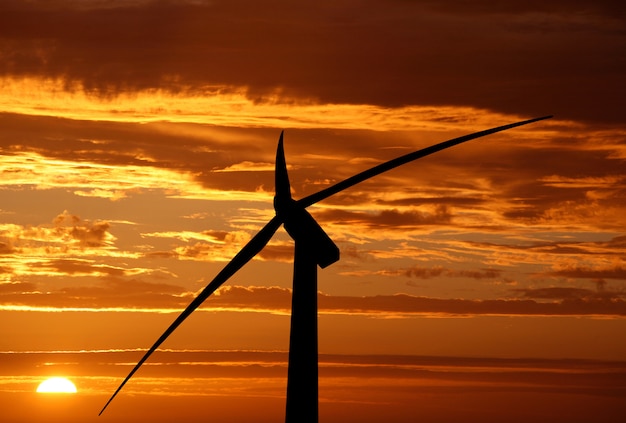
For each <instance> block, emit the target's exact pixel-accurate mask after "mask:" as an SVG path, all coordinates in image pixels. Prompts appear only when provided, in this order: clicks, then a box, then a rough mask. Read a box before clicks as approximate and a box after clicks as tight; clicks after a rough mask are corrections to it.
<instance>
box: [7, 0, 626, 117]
mask: <svg viewBox="0 0 626 423" xmlns="http://www.w3.org/2000/svg"><path fill="white" fill-rule="evenodd" d="M80 3H81V2H69V1H59V2H55V5H56V7H53V6H50V5H47V4H46V5H45V6H44V5H43V3H36V4H35V5H28V6H24V5H21V4H20V3H19V2H3V3H2V9H1V10H0V12H1V13H0V27H2V28H3V34H5V35H4V37H3V40H2V51H3V60H2V62H1V63H2V66H1V67H0V73H2V74H4V75H10V76H36V77H39V78H42V79H50V78H51V79H55V78H56V79H60V80H63V81H65V84H66V86H67V87H68V90H71V89H72V87H74V86H76V85H79V86H81V87H84V89H85V90H86V91H87V92H91V93H98V94H99V95H101V96H105V97H106V96H111V95H114V94H115V93H120V92H124V91H135V92H137V91H141V90H148V89H154V88H163V89H166V90H169V91H171V92H181V91H187V92H190V93H195V92H198V91H202V90H205V89H206V87H218V88H219V89H220V90H222V91H228V90H231V91H232V90H239V89H241V88H243V89H245V90H246V93H247V96H248V97H249V98H250V99H253V100H254V101H256V102H258V103H263V102H268V101H276V100H275V99H277V98H278V99H286V100H283V101H289V100H288V99H291V98H302V99H319V100H320V101H321V102H323V103H333V104H336V103H352V104H376V105H384V106H388V107H395V106H402V105H406V104H423V105H459V106H474V107H479V108H487V109H491V110H499V111H504V112H513V113H520V112H521V113H524V114H528V115H535V114H537V111H538V110H541V111H542V112H545V111H555V112H557V111H558V112H559V113H560V114H561V115H562V116H564V117H566V118H574V119H588V120H589V119H595V120H599V121H613V122H621V115H620V113H619V111H620V110H622V109H623V108H624V107H623V106H624V100H623V98H624V97H625V96H624V93H623V90H622V85H623V84H621V79H620V75H622V74H623V71H624V67H623V66H624V65H623V63H622V62H620V61H619V60H618V57H620V53H621V51H623V50H624V44H625V41H624V37H623V35H622V30H623V28H624V27H623V19H620V16H623V7H622V6H620V5H618V4H617V3H616V2H611V3H610V2H602V3H601V4H600V5H598V4H596V3H595V2H591V1H581V2H576V3H574V4H572V3H571V2H558V3H555V4H551V5H550V6H546V5H545V4H539V3H537V2H522V1H515V2H508V3H507V5H505V6H498V7H495V8H494V7H492V6H491V5H490V6H489V7H486V6H484V5H482V6H481V5H480V4H479V5H474V4H472V5H471V6H468V5H467V4H465V3H464V2H454V3H450V4H446V5H442V4H441V2H427V3H425V2H419V3H415V2H399V1H396V2H392V3H389V4H385V5H384V6H383V5H379V6H378V7H364V6H363V5H362V4H361V3H360V2H345V3H344V2H342V3H337V2H331V1H324V2H317V3H315V5H307V6H303V5H297V6H296V5H293V4H291V3H289V2H283V1H279V2H275V3H274V6H273V7H271V8H268V7H265V6H261V5H259V4H258V3H257V2H255V1H236V2H218V3H215V2H206V3H198V2H193V3H192V2H162V1H145V2H138V3H137V2H132V3H128V2H122V3H119V4H118V5H117V7H112V6H110V5H109V6H107V8H105V9H102V8H98V7H77V6H76V5H77V4H80ZM242 10H243V11H245V12H244V13H242ZM61 11H62V12H61ZM33 22H37V24H36V25H34V24H33ZM77 34H80V36H77ZM251 70H254V71H253V72H251ZM460 70H461V71H460ZM372 81H376V83H375V84H372Z"/></svg>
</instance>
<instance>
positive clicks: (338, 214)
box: [315, 205, 452, 230]
mask: <svg viewBox="0 0 626 423" xmlns="http://www.w3.org/2000/svg"><path fill="white" fill-rule="evenodd" d="M315 218H316V219H319V220H320V221H326V222H334V223H336V224H342V225H365V226H367V227H368V228H387V229H394V230H406V229H407V228H410V227H414V226H422V225H445V224H449V223H450V222H451V221H452V214H451V213H450V211H449V210H448V208H447V207H446V206H445V205H440V206H437V207H436V209H435V210H434V212H433V213H423V212H418V211H399V210H396V209H392V210H383V211H379V212H374V213H365V212H354V211H348V210H322V211H316V212H315Z"/></svg>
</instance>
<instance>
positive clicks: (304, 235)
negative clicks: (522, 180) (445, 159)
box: [98, 116, 552, 423]
mask: <svg viewBox="0 0 626 423" xmlns="http://www.w3.org/2000/svg"><path fill="white" fill-rule="evenodd" d="M551 117H552V116H543V117H538V118H534V119H529V120H524V121H520V122H516V123H511V124H508V125H503V126H498V127H495V128H491V129H487V130H484V131H480V132H475V133H472V134H468V135H464V136H462V137H458V138H454V139H451V140H448V141H444V142H441V143H439V144H435V145H432V146H430V147H426V148H424V149H421V150H418V151H415V152H412V153H409V154H405V155H404V156H400V157H397V158H395V159H393V160H389V161H387V162H385V163H382V164H379V165H378V166H374V167H372V168H370V169H368V170H365V171H363V172H361V173H358V174H356V175H354V176H352V177H350V178H348V179H346V180H344V181H341V182H339V183H337V184H335V185H333V186H331V187H328V188H326V189H323V190H321V191H319V192H317V193H315V194H312V195H309V196H308V197H305V198H302V199H300V200H294V199H293V198H292V197H291V187H290V184H289V176H288V174H287V165H286V162H285V153H284V148H283V132H281V134H280V138H279V141H278V148H277V150H276V170H275V191H276V194H275V197H274V210H275V211H276V215H275V216H274V217H273V218H272V219H271V220H270V221H269V222H268V223H267V224H266V225H265V226H264V227H263V228H262V229H261V230H260V231H259V232H258V233H257V234H256V235H255V236H254V237H253V238H252V239H251V240H250V241H249V242H248V243H247V244H246V245H245V246H244V247H243V248H242V249H241V250H240V251H239V253H237V254H236V255H235V257H234V258H233V259H232V260H231V261H230V262H229V263H228V264H227V265H226V266H225V267H224V268H223V269H222V270H221V271H220V272H219V273H218V274H217V275H216V276H215V278H214V279H213V280H212V281H211V282H210V283H209V284H208V285H207V286H206V287H205V288H204V289H203V290H202V291H201V292H200V294H198V296H197V297H196V298H194V300H193V301H192V302H191V303H190V304H189V305H188V306H187V308H186V309H185V310H183V312H182V313H181V314H180V315H179V316H178V317H177V318H176V319H175V320H174V322H172V324H171V325H170V326H169V327H168V328H167V329H166V330H165V332H163V334H162V335H161V336H160V337H159V338H158V339H157V340H156V342H155V343H154V344H153V345H152V347H150V349H149V350H147V351H146V353H145V354H144V355H143V357H142V358H141V360H139V362H138V363H137V364H136V365H135V367H134V368H133V369H132V370H131V371H130V373H129V374H128V376H126V378H125V379H124V380H123V381H122V383H121V384H120V386H119V387H118V388H117V390H116V391H115V392H114V393H113V395H112V396H111V398H109V400H108V401H107V403H106V404H105V405H104V407H103V408H102V410H101V411H100V413H99V414H98V415H101V414H102V413H103V412H104V410H105V409H106V408H107V407H108V405H109V404H110V403H111V401H113V399H114V398H115V397H116V396H117V394H118V393H119V392H120V390H121V389H122V388H123V387H124V385H125V384H126V382H128V381H129V380H130V378H131V377H132V376H133V375H134V374H135V373H136V372H137V370H139V368H140V367H141V365H142V364H143V363H144V362H145V361H146V360H147V359H148V357H150V355H152V353H153V352H154V351H155V350H156V349H157V348H159V346H160V345H161V344H162V343H163V342H164V341H165V340H166V339H167V338H168V337H169V336H170V334H171V333H172V332H174V330H176V328H177V327H178V326H180V324H181V323H182V322H183V321H184V320H185V319H186V318H187V317H188V316H189V315H190V314H191V313H193V312H194V310H196V309H197V308H198V307H199V306H200V305H201V304H202V303H203V302H204V301H205V300H206V299H207V298H208V297H209V296H210V295H211V294H212V293H213V292H215V291H216V290H217V289H218V288H219V287H220V286H221V285H222V284H223V283H224V282H226V281H227V280H228V279H229V278H230V277H231V276H232V275H234V274H235V273H236V272H237V271H238V270H239V269H241V268H242V267H243V266H244V265H245V264H246V263H247V262H248V261H250V260H251V259H252V258H253V257H254V256H256V255H257V254H258V253H259V252H260V251H261V250H262V249H263V247H265V245H266V244H267V243H268V242H269V241H270V239H271V238H272V236H273V235H274V233H275V232H276V231H277V230H278V228H279V227H280V225H283V224H284V227H285V230H286V231H287V233H288V234H289V235H290V236H291V237H292V238H293V240H294V242H295V250H294V271H293V290H292V299H291V331H290V336H289V365H288V371H287V405H286V416H285V422H286V423H317V422H318V350H317V266H320V267H321V268H325V267H327V266H329V265H331V264H333V263H335V262H336V261H338V260H339V249H338V248H337V246H336V245H335V243H334V242H333V241H332V240H331V239H330V237H329V236H328V235H327V234H326V233H325V232H324V230H323V229H322V228H321V226H320V225H319V224H318V223H317V222H316V221H315V219H313V217H312V216H311V215H310V214H309V212H308V211H307V210H306V208H307V207H309V206H311V205H313V204H315V203H318V202H320V201H322V200H324V199H326V198H328V197H330V196H332V195H334V194H337V193H339V192H341V191H343V190H345V189H347V188H350V187H352V186H354V185H356V184H358V183H360V182H363V181H365V180H367V179H370V178H372V177H374V176H376V175H380V174H381V173H383V172H386V171H388V170H391V169H394V168H396V167H398V166H401V165H403V164H406V163H409V162H412V161H414V160H417V159H419V158H422V157H425V156H428V155H430V154H433V153H436V152H438V151H441V150H444V149H446V148H450V147H453V146H455V145H458V144H461V143H464V142H467V141H470V140H473V139H476V138H480V137H484V136H487V135H491V134H494V133H496V132H501V131H505V130H507V129H511V128H515V127H518V126H522V125H527V124H529V123H533V122H537V121H540V120H544V119H549V118H551Z"/></svg>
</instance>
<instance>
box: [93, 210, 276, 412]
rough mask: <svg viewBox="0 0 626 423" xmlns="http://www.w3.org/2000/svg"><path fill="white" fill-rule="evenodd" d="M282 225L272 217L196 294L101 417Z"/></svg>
mask: <svg viewBox="0 0 626 423" xmlns="http://www.w3.org/2000/svg"><path fill="white" fill-rule="evenodd" d="M281 224H282V221H281V219H280V218H279V217H278V216H274V217H273V218H272V220H270V221H269V222H268V223H267V224H266V225H265V226H264V227H263V229H261V230H260V231H259V232H258V233H257V234H256V235H255V236H254V237H253V238H252V239H251V240H250V241H249V242H248V243H247V244H246V245H245V246H244V247H243V248H242V249H241V251H239V252H238V253H237V255H235V257H234V258H233V259H232V260H231V261H230V262H229V263H228V264H227V265H226V266H224V268H223V269H222V270H221V272H219V273H218V274H217V276H215V278H214V279H213V280H212V281H211V282H210V283H209V284H208V285H207V286H206V287H205V288H204V289H203V290H202V292H200V294H198V296H197V297H196V298H194V300H193V301H192V302H191V303H190V304H189V305H188V306H187V308H186V309H185V310H183V312H182V313H181V314H180V315H179V316H178V317H177V318H176V320H174V322H172V324H171V325H170V326H169V327H168V328H167V330H166V331H165V332H163V334H162V335H161V336H160V337H159V339H157V341H156V342H155V343H154V345H152V347H150V349H149V350H148V351H146V353H145V354H144V356H143V357H142V358H141V360H139V362H138V363H137V364H136V365H135V367H134V368H133V369H132V370H131V372H130V373H129V374H128V376H126V379H124V381H123V382H122V383H121V385H120V386H119V387H118V388H117V390H116V391H115V393H113V395H112V396H111V398H109V400H108V401H107V403H106V404H105V405H104V407H103V408H102V410H101V411H100V413H98V415H101V414H102V413H103V412H104V410H105V409H106V408H107V407H108V405H109V404H110V403H111V401H113V399H114V398H115V397H116V395H117V394H118V393H119V392H120V390H121V389H122V388H123V387H124V385H126V382H128V381H129V380H130V378H131V377H132V376H133V375H134V374H135V372H136V371H137V370H139V368H140V367H141V365H142V364H143V363H144V362H145V361H146V360H147V359H148V357H150V355H152V353H153V352H154V351H155V350H156V349H157V348H159V346H160V345H161V344H162V343H163V342H164V341H165V340H166V339H167V337H168V336H170V335H171V334H172V332H174V330H176V328H177V327H178V326H180V324H181V323H182V322H183V321H184V320H185V319H186V318H187V317H189V315H190V314H191V313H193V311H194V310H195V309H197V308H198V307H199V306H200V305H201V304H202V303H203V302H204V301H205V300H206V299H207V298H208V297H209V296H210V295H211V294H212V293H213V292H215V291H216V290H217V289H218V288H219V287H220V286H221V285H222V284H223V283H224V282H226V281H227V280H228V279H229V278H230V277H231V276H232V275H234V274H235V273H236V272H237V271H238V270H239V269H241V268H242V267H243V266H244V265H245V264H246V263H247V262H249V261H250V260H251V259H252V258H253V257H254V256H256V255H257V254H258V253H259V251H261V250H262V249H263V247H265V245H266V244H267V243H268V242H269V240H270V239H271V238H272V236H273V235H274V233H275V232H276V230H278V228H279V227H280V225H281Z"/></svg>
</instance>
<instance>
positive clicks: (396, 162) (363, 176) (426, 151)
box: [297, 116, 552, 207]
mask: <svg viewBox="0 0 626 423" xmlns="http://www.w3.org/2000/svg"><path fill="white" fill-rule="evenodd" d="M551 117H552V116H542V117H538V118H534V119H529V120H524V121H521V122H516V123H511V124H508V125H503V126H498V127H496V128H491V129H486V130H484V131H480V132H474V133H473V134H468V135H464V136H462V137H458V138H454V139H451V140H448V141H444V142H441V143H439V144H435V145H431V146H430V147H426V148H423V149H421V150H418V151H414V152H412V153H409V154H405V155H404V156H400V157H397V158H395V159H392V160H389V161H388V162H385V163H382V164H379V165H378V166H374V167H373V168H371V169H368V170H365V171H363V172H361V173H358V174H356V175H354V176H351V177H350V178H348V179H345V180H343V181H341V182H339V183H337V184H335V185H333V186H331V187H328V188H326V189H323V190H321V191H318V192H316V193H315V194H311V195H309V196H308V197H304V198H302V199H300V200H298V201H297V203H298V204H299V205H301V206H302V207H309V206H310V205H312V204H315V203H317V202H320V201H322V200H324V199H326V198H328V197H330V196H332V195H335V194H337V193H338V192H341V191H343V190H344V189H347V188H350V187H352V186H354V185H356V184H358V183H360V182H363V181H365V180H367V179H370V178H372V177H374V176H377V175H380V174H381V173H383V172H387V171H388V170H391V169H394V168H396V167H398V166H401V165H403V164H406V163H409V162H412V161H413V160H417V159H420V158H422V157H425V156H428V155H431V154H433V153H436V152H438V151H441V150H445V149H446V148H450V147H454V146H455V145H458V144H461V143H464V142H466V141H470V140H473V139H476V138H480V137H484V136H487V135H491V134H495V133H496V132H501V131H506V130H507V129H511V128H515V127H518V126H522V125H527V124H529V123H533V122H537V121H540V120H544V119H549V118H551Z"/></svg>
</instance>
